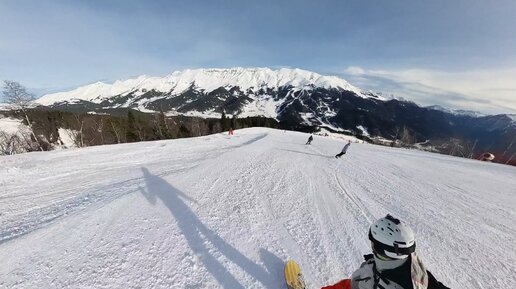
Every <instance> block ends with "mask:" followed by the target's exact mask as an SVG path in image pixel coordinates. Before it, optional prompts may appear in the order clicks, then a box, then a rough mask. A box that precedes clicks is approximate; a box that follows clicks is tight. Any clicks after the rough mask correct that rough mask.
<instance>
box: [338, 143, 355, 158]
mask: <svg viewBox="0 0 516 289" xmlns="http://www.w3.org/2000/svg"><path fill="white" fill-rule="evenodd" d="M350 145H351V141H348V143H347V144H346V145H345V146H344V147H343V148H342V151H341V152H340V153H338V154H337V155H336V156H335V157H336V158H340V157H341V156H342V155H345V154H346V152H347V151H348V148H349V146H350Z"/></svg>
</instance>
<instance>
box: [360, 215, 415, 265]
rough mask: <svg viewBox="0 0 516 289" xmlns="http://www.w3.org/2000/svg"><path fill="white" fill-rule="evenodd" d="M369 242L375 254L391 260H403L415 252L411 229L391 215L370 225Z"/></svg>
mask: <svg viewBox="0 0 516 289" xmlns="http://www.w3.org/2000/svg"><path fill="white" fill-rule="evenodd" d="M369 240H371V242H372V243H373V244H372V245H373V252H374V253H375V254H378V255H380V256H383V257H388V258H391V259H405V258H407V257H408V256H409V255H410V254H411V253H412V252H414V251H415V250H416V239H415V236H414V232H412V229H410V227H409V226H407V225H406V224H405V223H403V222H401V221H400V220H398V219H396V218H394V217H393V216H391V215H387V216H385V217H384V218H381V219H379V220H378V221H376V222H374V223H373V224H372V225H371V228H370V229H369Z"/></svg>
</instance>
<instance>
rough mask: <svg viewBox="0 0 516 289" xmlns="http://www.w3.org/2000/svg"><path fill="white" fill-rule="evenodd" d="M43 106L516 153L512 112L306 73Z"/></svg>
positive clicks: (188, 81) (138, 85)
mask: <svg viewBox="0 0 516 289" xmlns="http://www.w3.org/2000/svg"><path fill="white" fill-rule="evenodd" d="M37 102H38V103H39V104H40V105H44V106H50V107H52V108H55V109H62V110H67V111H80V112H85V111H103V110H106V109H114V108H132V109H136V110H140V111H143V112H160V111H163V112H165V113H167V114H169V115H187V116H200V117H205V118H206V117H220V115H221V113H222V112H223V111H224V112H225V113H226V114H227V115H236V116H237V117H240V118H242V117H247V116H265V117H269V118H274V119H276V120H278V121H279V122H280V123H281V124H282V125H283V127H287V128H294V129H306V130H310V129H312V128H314V127H325V128H328V129H330V130H333V131H339V132H348V133H353V134H355V135H361V136H363V137H365V138H369V139H377V140H384V139H386V140H398V141H399V142H403V143H404V144H415V143H420V144H421V147H426V148H432V149H434V150H437V151H440V152H443V153H450V154H456V155H463V156H466V157H467V156H471V155H478V154H480V153H482V152H485V151H490V152H493V153H494V154H495V155H497V156H498V157H500V158H502V159H504V160H505V159H507V160H509V159H510V158H511V156H512V157H514V153H515V152H516V143H515V141H516V140H515V138H516V121H515V119H516V118H515V117H514V116H513V115H491V116H484V115H479V114H475V113H471V112H457V111H451V110H448V109H444V108H441V107H437V106H433V107H421V106H418V105H416V104H415V103H412V102H407V101H401V100H397V99H387V98H384V97H382V96H380V95H378V94H375V93H371V92H364V91H361V90H360V89H359V88H357V87H354V86H352V85H351V84H349V83H348V82H346V81H345V80H344V79H341V78H338V77H336V76H323V75H319V74H317V73H314V72H309V71H305V70H300V69H280V70H271V69H268V68H232V69H196V70H185V71H179V72H174V73H172V74H171V75H169V76H166V77H162V78H159V77H147V76H141V77H138V78H135V79H129V80H125V81H117V82H115V83H113V84H105V83H95V84H92V85H88V86H84V87H80V88H77V89H75V90H73V91H68V92H61V93H55V94H49V95H45V96H43V97H41V98H40V99H38V100H37Z"/></svg>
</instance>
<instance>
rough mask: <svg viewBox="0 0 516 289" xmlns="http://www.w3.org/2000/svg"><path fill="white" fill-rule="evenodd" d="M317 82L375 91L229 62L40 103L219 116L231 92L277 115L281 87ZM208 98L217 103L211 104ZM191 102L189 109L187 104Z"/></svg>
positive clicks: (251, 112)
mask: <svg viewBox="0 0 516 289" xmlns="http://www.w3.org/2000/svg"><path fill="white" fill-rule="evenodd" d="M315 88H324V89H334V90H339V91H350V92H353V93H354V94H356V95H357V96H361V97H366V98H367V97H373V95H372V94H365V93H362V92H361V90H360V89H359V88H357V87H354V86H353V85H351V84H349V83H348V82H347V81H346V80H344V79H342V78H339V77H336V76H323V75H320V74H317V73H315V72H310V71H306V70H301V69H286V68H282V69H279V70H272V69H269V68H229V69H193V70H190V69H188V70H184V71H176V72H174V73H172V74H170V75H168V76H165V77H149V76H140V77H137V78H134V79H128V80H119V81H116V82H114V83H113V84H107V83H103V82H97V83H94V84H90V85H86V86H82V87H79V88H77V89H75V90H72V91H67V92H59V93H53V94H48V95H44V96H43V97H41V98H39V99H38V100H37V103H39V104H41V105H47V106H49V105H64V104H66V105H73V104H81V103H82V104H84V103H92V104H98V105H101V106H102V107H103V108H107V107H109V108H117V107H128V108H136V109H139V110H142V111H149V110H151V111H156V110H162V109H164V110H166V111H168V112H170V113H174V112H177V113H183V114H196V115H199V116H214V115H217V114H220V112H221V110H222V109H224V108H221V107H220V106H224V101H227V100H228V98H229V99H231V97H232V96H233V97H239V96H244V95H245V96H246V100H245V101H244V103H242V104H241V105H240V106H238V109H237V110H234V109H233V110H231V109H229V110H231V111H229V112H230V113H238V114H241V115H245V116H258V115H263V116H268V117H274V118H276V117H277V111H276V110H277V108H278V106H279V105H280V103H281V101H279V100H278V99H274V97H273V96H274V95H275V94H277V93H278V91H280V90H282V89H289V90H292V91H306V90H313V89H315ZM374 97H377V98H378V97H379V96H374ZM217 100H218V101H217ZM221 101H222V102H221ZM192 103H196V105H191V104H192ZM206 103H211V104H212V105H208V106H206V105H205V104H206ZM189 104H190V105H189ZM158 105H159V107H157V106H158ZM185 106H187V107H188V108H187V110H185V109H183V108H184V107H185ZM226 110H227V109H226Z"/></svg>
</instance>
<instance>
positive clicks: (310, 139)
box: [306, 135, 314, 145]
mask: <svg viewBox="0 0 516 289" xmlns="http://www.w3.org/2000/svg"><path fill="white" fill-rule="evenodd" d="M313 140H314V137H313V136H312V135H310V136H309V137H308V141H307V142H306V144H307V145H309V144H311V143H312V141H313Z"/></svg>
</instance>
